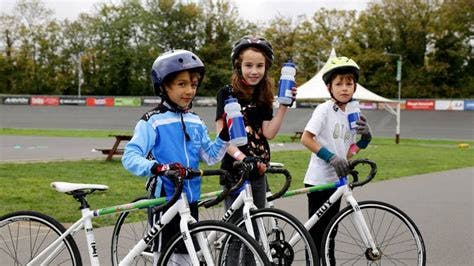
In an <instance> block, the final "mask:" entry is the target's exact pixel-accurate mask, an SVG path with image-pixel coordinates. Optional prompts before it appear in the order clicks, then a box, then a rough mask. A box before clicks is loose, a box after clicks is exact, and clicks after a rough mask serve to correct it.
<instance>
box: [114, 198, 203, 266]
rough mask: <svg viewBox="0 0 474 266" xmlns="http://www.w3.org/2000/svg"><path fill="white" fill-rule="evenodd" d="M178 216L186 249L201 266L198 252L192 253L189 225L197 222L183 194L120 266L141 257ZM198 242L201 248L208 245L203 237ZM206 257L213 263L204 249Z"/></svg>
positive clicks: (195, 263)
mask: <svg viewBox="0 0 474 266" xmlns="http://www.w3.org/2000/svg"><path fill="white" fill-rule="evenodd" d="M176 215H180V217H181V221H180V224H179V227H180V230H181V232H182V233H183V234H185V236H186V237H185V238H184V239H185V240H184V244H185V246H186V249H187V250H188V254H189V256H190V257H191V260H192V262H193V265H199V259H198V256H197V254H196V252H190V251H194V250H195V249H194V244H193V241H192V239H191V235H190V233H189V228H188V224H189V223H195V222H196V220H195V219H194V218H193V217H192V216H191V211H190V210H189V204H188V201H187V198H186V194H184V193H182V194H181V198H180V199H178V201H177V202H176V204H173V205H172V206H171V207H170V208H169V209H168V210H167V211H166V212H165V213H164V214H163V215H162V216H161V218H160V220H158V221H157V222H156V223H155V224H153V226H152V227H151V228H150V230H148V232H147V235H146V236H145V237H144V238H143V239H141V240H140V241H139V242H138V243H137V244H136V245H135V246H134V247H133V248H132V250H130V252H129V253H128V254H127V256H125V258H123V260H122V261H121V262H120V264H119V265H130V264H131V263H132V261H133V259H134V258H135V257H136V256H138V255H140V254H141V252H142V251H144V250H145V248H146V247H147V246H148V244H149V243H150V242H151V241H152V240H153V239H154V238H155V237H156V236H158V235H159V233H160V232H161V230H162V229H163V227H164V226H165V225H166V224H168V223H169V222H170V221H171V220H172V219H173V218H174V217H175V216H176ZM198 242H199V243H200V246H201V247H203V248H205V247H207V245H206V244H205V240H204V239H203V238H202V236H201V237H200V238H199V239H198ZM203 253H204V257H205V258H206V261H211V259H210V257H209V256H210V255H209V250H207V249H204V251H203Z"/></svg>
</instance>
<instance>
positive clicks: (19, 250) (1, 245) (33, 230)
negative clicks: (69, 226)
mask: <svg viewBox="0 0 474 266" xmlns="http://www.w3.org/2000/svg"><path fill="white" fill-rule="evenodd" d="M65 231H66V229H65V228H64V226H63V225H61V224H60V223H59V222H58V221H56V220H55V219H54V218H52V217H50V216H48V215H45V214H42V213H39V212H34V211H17V212H13V213H10V214H7V215H4V216H2V217H1V218H0V240H1V241H0V261H1V262H2V264H4V265H26V264H27V263H28V262H29V261H31V260H32V259H33V257H34V256H36V255H38V254H39V253H40V252H41V251H42V250H43V249H44V248H46V247H47V246H48V245H49V244H51V243H52V242H53V241H55V240H56V239H57V238H58V237H59V236H60V235H61V234H62V233H64V232H65ZM58 252H59V253H58V254H56V255H55V256H54V258H52V260H51V261H49V262H47V263H48V265H63V264H66V265H82V260H81V254H80V252H79V249H78V248H77V245H76V242H75V241H74V238H73V237H72V236H71V235H68V236H67V237H66V238H64V240H63V245H62V248H61V249H60V250H59V251H58Z"/></svg>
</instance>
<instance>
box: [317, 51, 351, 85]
mask: <svg viewBox="0 0 474 266" xmlns="http://www.w3.org/2000/svg"><path fill="white" fill-rule="evenodd" d="M322 72H323V80H324V83H325V84H329V83H331V80H332V78H333V77H334V75H335V74H349V73H352V74H354V77H355V82H356V83H357V81H358V80H359V66H358V65H357V64H356V62H354V60H352V59H350V58H347V57H345V56H341V57H334V58H330V59H329V61H328V62H327V63H326V65H324V67H323V70H322Z"/></svg>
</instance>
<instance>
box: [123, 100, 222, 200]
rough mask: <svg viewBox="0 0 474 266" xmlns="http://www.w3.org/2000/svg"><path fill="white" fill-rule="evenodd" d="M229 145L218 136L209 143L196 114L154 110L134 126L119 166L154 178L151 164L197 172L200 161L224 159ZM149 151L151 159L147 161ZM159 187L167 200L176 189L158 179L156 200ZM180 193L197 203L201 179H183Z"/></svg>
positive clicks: (161, 178) (162, 179)
mask: <svg viewBox="0 0 474 266" xmlns="http://www.w3.org/2000/svg"><path fill="white" fill-rule="evenodd" d="M185 132H186V133H187V135H188V136H189V140H187V139H186V135H185ZM228 146H229V144H228V142H226V141H223V140H221V139H220V138H218V137H217V138H216V140H215V141H214V142H212V141H211V140H210V138H209V136H208V132H207V127H206V125H205V124H204V123H203V121H202V120H201V119H200V118H199V116H197V115H196V114H194V113H190V112H187V113H181V112H173V111H169V110H164V111H160V110H158V109H155V110H153V111H150V112H148V113H147V114H145V115H144V116H143V118H142V119H141V120H140V121H139V122H138V123H137V125H136V126H135V131H134V133H133V137H132V139H131V140H130V141H129V142H128V143H127V145H126V146H125V151H124V154H123V156H122V164H123V166H124V167H125V169H127V170H128V171H129V172H131V173H133V174H135V175H137V176H148V177H150V176H152V175H153V174H152V173H151V167H152V166H153V164H154V163H160V164H169V163H175V162H179V163H181V164H183V165H184V166H186V167H190V168H193V169H197V168H198V166H199V161H200V160H203V161H204V162H205V163H207V164H208V165H212V164H214V163H216V162H218V161H220V160H221V159H222V158H223V157H224V155H225V153H226V150H227V147H228ZM150 152H151V155H152V156H153V158H154V159H153V160H148V159H147V158H146V157H147V156H148V155H149V153H150ZM162 187H163V188H164V189H165V194H166V195H167V197H168V199H169V197H170V196H171V195H172V194H173V192H174V190H175V188H174V184H173V182H172V181H171V180H170V179H168V178H167V177H164V176H160V177H159V178H158V179H157V185H156V190H155V196H156V197H158V196H159V195H160V193H161V188H162ZM183 191H184V192H185V193H186V196H187V197H188V201H189V202H195V201H197V200H198V199H199V197H200V196H201V177H200V176H199V177H194V178H192V179H189V180H185V181H184V188H183Z"/></svg>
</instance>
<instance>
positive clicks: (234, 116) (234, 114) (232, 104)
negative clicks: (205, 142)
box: [224, 97, 247, 146]
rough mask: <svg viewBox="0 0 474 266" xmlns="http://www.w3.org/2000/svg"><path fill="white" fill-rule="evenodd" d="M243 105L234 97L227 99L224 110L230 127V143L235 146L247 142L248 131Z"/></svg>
mask: <svg viewBox="0 0 474 266" xmlns="http://www.w3.org/2000/svg"><path fill="white" fill-rule="evenodd" d="M240 110H241V107H240V104H239V103H238V102H237V99H236V98H234V97H229V98H228V99H227V100H225V105H224V111H225V113H226V120H227V121H226V123H227V127H228V128H229V137H230V140H229V141H230V143H231V144H232V145H235V146H242V145H245V144H247V132H245V124H244V117H243V115H242V112H240Z"/></svg>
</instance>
